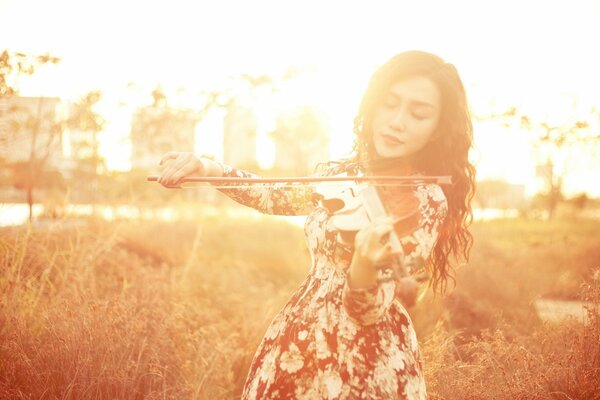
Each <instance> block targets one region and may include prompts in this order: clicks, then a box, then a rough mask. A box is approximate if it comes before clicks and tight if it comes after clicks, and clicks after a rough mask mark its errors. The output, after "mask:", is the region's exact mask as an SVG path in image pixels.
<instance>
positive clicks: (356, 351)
mask: <svg viewBox="0 0 600 400" xmlns="http://www.w3.org/2000/svg"><path fill="white" fill-rule="evenodd" d="M336 168H337V167H334V168H330V169H329V170H327V171H325V173H324V174H327V175H333V174H337V173H339V172H340V171H339V169H336ZM224 171H225V176H232V177H256V175H254V174H251V173H249V172H246V171H242V170H238V169H234V168H232V167H229V166H226V165H224ZM220 190H221V191H222V192H224V193H225V194H227V195H228V196H230V197H231V198H232V199H234V200H236V201H238V202H239V203H242V204H245V205H247V206H250V207H253V208H256V209H258V210H259V211H261V212H263V213H269V214H279V215H308V218H307V220H306V224H305V226H304V230H305V234H306V238H307V244H308V248H309V250H310V252H311V260H312V265H311V269H310V272H309V275H308V276H307V278H306V279H305V280H304V282H303V283H302V284H301V286H300V287H299V288H298V290H297V291H296V293H295V294H294V295H293V296H292V298H291V299H290V300H289V302H288V303H287V304H286V306H285V307H284V308H283V309H282V310H281V311H280V312H279V314H278V315H277V316H276V317H275V318H274V319H273V321H272V323H271V325H270V327H269V328H268V329H267V332H266V333H265V335H264V337H263V340H262V342H261V344H260V345H259V347H258V349H257V351H256V354H255V356H254V359H253V361H252V364H251V367H250V371H249V373H248V377H247V379H246V383H245V386H244V390H243V394H242V399H311V400H312V399H411V400H412V399H425V398H426V390H425V381H424V378H423V370H422V365H421V360H420V355H419V348H418V342H417V339H416V334H415V331H414V328H413V326H412V322H411V320H410V317H409V315H408V313H407V312H406V310H405V309H404V307H403V306H402V305H401V303H400V302H399V301H398V300H397V299H395V297H394V296H395V283H394V281H391V282H385V283H378V284H377V285H375V286H374V287H372V288H367V289H352V288H350V286H349V284H348V273H347V272H348V267H349V265H350V261H351V259H352V252H351V249H349V248H348V246H345V245H342V244H340V243H339V242H338V241H337V240H336V235H337V232H336V230H335V228H333V227H332V225H331V223H330V216H329V214H328V212H327V210H325V209H324V208H322V207H320V206H319V204H318V203H317V202H316V201H315V199H314V198H313V196H312V194H313V193H312V189H311V188H310V187H307V186H298V187H293V188H290V187H289V186H286V187H284V186H282V187H278V186H277V185H263V186H260V185H253V186H248V188H245V187H244V188H239V187H236V188H227V189H220ZM415 195H416V196H417V198H418V199H419V204H420V207H419V209H420V214H421V219H420V220H421V224H420V227H419V229H417V230H416V231H415V232H413V233H412V234H411V235H408V236H406V237H403V238H401V243H402V247H403V249H404V253H405V261H409V262H410V260H411V258H413V259H414V258H415V257H422V258H423V259H427V258H428V257H429V254H430V253H431V251H432V249H433V246H434V244H435V241H436V239H437V235H438V226H439V224H440V223H441V222H442V220H443V219H444V218H445V216H446V213H447V202H446V198H445V196H444V193H443V191H442V190H441V188H440V187H439V186H438V185H435V184H422V185H419V186H418V187H416V188H415ZM412 272H413V273H416V272H419V271H412Z"/></svg>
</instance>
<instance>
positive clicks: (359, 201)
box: [315, 177, 421, 280]
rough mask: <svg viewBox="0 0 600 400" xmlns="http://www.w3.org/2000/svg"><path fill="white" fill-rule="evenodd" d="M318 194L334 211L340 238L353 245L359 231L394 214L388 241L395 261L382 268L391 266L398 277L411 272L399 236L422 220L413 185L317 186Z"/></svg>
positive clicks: (356, 184)
mask: <svg viewBox="0 0 600 400" xmlns="http://www.w3.org/2000/svg"><path fill="white" fill-rule="evenodd" d="M351 179H352V177H348V180H349V181H350V180H351ZM315 195H316V198H317V200H318V201H319V202H320V203H321V205H322V206H323V207H324V208H325V209H326V210H327V211H328V212H329V214H330V215H331V221H332V224H333V226H334V227H335V228H336V229H337V230H338V240H339V241H340V242H341V243H343V244H345V245H351V246H352V245H354V238H355V237H356V233H357V232H358V231H359V230H361V229H363V228H365V227H367V226H368V225H369V224H371V223H372V222H373V221H375V220H377V219H380V218H383V217H392V220H393V226H394V230H393V231H392V233H391V234H390V236H389V239H388V240H389V241H388V243H389V244H390V245H391V248H392V254H393V255H394V261H393V262H392V265H387V266H382V267H380V269H390V268H391V269H392V272H393V275H394V276H395V277H396V278H402V277H406V276H408V275H409V273H408V269H407V266H406V263H405V260H404V253H403V250H402V245H401V243H400V238H401V237H404V236H406V235H409V234H411V233H413V232H414V231H415V230H417V229H418V228H419V226H420V223H421V220H420V212H419V200H418V198H417V197H416V196H415V194H414V185H408V186H406V185H402V186H400V185H394V186H379V187H378V186H373V185H369V184H367V183H354V184H351V185H348V186H344V187H342V188H332V187H323V186H321V187H319V186H317V188H316V190H315ZM392 279H393V278H392ZM381 280H389V279H387V278H386V279H381Z"/></svg>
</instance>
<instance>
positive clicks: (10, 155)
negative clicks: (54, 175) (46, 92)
mask: <svg viewBox="0 0 600 400" xmlns="http://www.w3.org/2000/svg"><path fill="white" fill-rule="evenodd" d="M59 102H60V99H59V98H58V97H20V96H11V97H4V98H0V159H1V160H4V162H7V163H14V162H22V161H29V160H30V159H31V158H32V157H33V158H34V159H46V160H47V161H46V162H47V165H49V166H52V167H55V168H59V167H61V165H62V164H63V162H64V157H63V151H62V129H61V128H62V127H61V124H60V121H59V119H58V118H57V107H58V105H59Z"/></svg>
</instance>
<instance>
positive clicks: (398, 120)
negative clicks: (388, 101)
mask: <svg viewBox="0 0 600 400" xmlns="http://www.w3.org/2000/svg"><path fill="white" fill-rule="evenodd" d="M389 125H390V127H391V128H392V129H395V130H397V131H404V130H405V129H406V111H405V110H402V109H400V110H398V111H396V112H395V113H394V114H392V115H391V116H390V121H389Z"/></svg>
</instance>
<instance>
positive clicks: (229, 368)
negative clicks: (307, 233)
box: [0, 217, 600, 399]
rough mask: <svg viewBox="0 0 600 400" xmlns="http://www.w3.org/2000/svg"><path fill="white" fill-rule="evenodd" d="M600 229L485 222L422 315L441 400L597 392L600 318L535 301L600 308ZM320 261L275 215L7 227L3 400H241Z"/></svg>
mask: <svg viewBox="0 0 600 400" xmlns="http://www.w3.org/2000/svg"><path fill="white" fill-rule="evenodd" d="M598 228H600V223H599V222H594V221H584V222H582V221H579V222H578V223H576V224H575V223H570V222H568V221H556V222H551V223H543V222H535V221H495V222H487V223H479V224H477V225H476V226H474V233H475V236H476V245H475V247H474V249H473V257H472V261H471V263H470V265H469V266H467V267H464V268H462V269H459V271H458V274H457V282H458V285H457V287H456V289H455V290H454V291H453V293H451V294H449V295H448V296H445V297H440V296H437V297H432V296H431V295H430V294H428V295H427V296H426V298H425V299H424V300H423V301H422V302H421V303H420V304H419V305H418V306H417V307H415V308H414V309H413V310H411V313H412V315H413V317H414V318H413V319H414V321H415V324H416V326H417V329H418V333H419V337H420V339H421V342H422V344H423V352H424V356H425V361H426V363H425V365H426V374H427V382H428V386H429V392H430V393H431V395H432V398H444V399H466V398H473V399H475V398H477V399H479V398H481V399H487V398H490V399H491V398H495V399H513V398H532V399H534V398H536V399H563V398H564V399H567V398H571V399H590V398H592V399H593V398H598V397H594V396H597V393H600V385H599V384H598V382H599V380H598V378H597V376H598V375H600V373H599V370H598V368H599V366H600V354H599V352H598V349H599V348H600V344H599V343H600V337H599V335H600V322H599V320H598V318H597V315H595V316H594V315H592V318H590V323H588V325H585V326H584V325H580V324H577V323H575V322H572V323H565V324H561V325H546V324H544V323H542V322H540V321H539V320H538V319H537V317H536V316H535V314H534V312H533V308H532V306H531V300H532V299H534V298H535V297H536V296H539V295H553V296H556V295H560V296H561V297H563V298H584V297H585V296H587V298H588V299H591V300H594V301H600V295H599V294H598V291H599V289H598V281H597V280H594V279H593V276H592V271H593V269H594V267H599V266H600V251H598V248H600V246H599V245H598V244H599V243H598V239H597V238H596V237H595V236H594V233H595V232H598V231H599V229H598ZM309 262H310V260H309V256H308V253H307V251H306V249H305V245H304V237H303V233H302V230H301V229H300V228H299V227H297V226H293V225H291V224H288V223H286V222H284V221H282V220H280V219H278V218H276V217H265V218H263V219H261V220H250V219H239V218H238V219H216V218H202V219H199V220H198V221H196V222H183V223H181V222H180V223H176V224H175V223H172V224H168V223H149V222H145V223H132V222H126V223H125V222H121V223H110V224H109V223H106V222H101V221H96V220H89V221H86V222H85V224H83V225H76V224H73V223H70V222H69V221H66V223H64V224H62V225H60V226H56V227H50V228H38V229H32V228H10V229H2V230H0V268H1V275H0V293H1V295H0V398H3V399H4V398H7V399H88V398H89V399H115V398H118V399H138V398H139V399H141V398H144V399H154V398H156V399H175V398H176V399H232V398H238V397H239V395H240V393H241V388H242V386H243V383H244V379H245V376H246V373H247V370H248V367H249V364H250V361H251V358H252V356H253V353H254V351H255V349H256V347H257V346H258V343H259V341H260V339H261V336H262V334H263V333H264V330H265V329H266V327H267V325H268V324H269V322H270V320H271V319H272V318H273V316H274V315H275V314H276V313H277V312H278V311H279V309H280V308H281V307H282V306H283V305H284V304H285V302H286V301H287V299H288V298H289V297H290V296H291V295H292V293H293V292H294V290H295V288H296V287H298V286H299V285H300V284H301V282H302V280H303V279H304V277H305V275H306V273H307V272H308V266H309ZM585 282H587V285H588V286H581V285H582V284H585ZM582 288H584V289H585V290H583V289H582Z"/></svg>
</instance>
